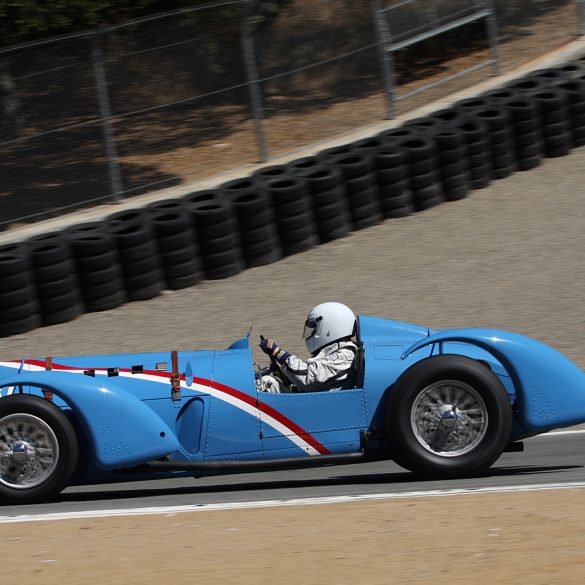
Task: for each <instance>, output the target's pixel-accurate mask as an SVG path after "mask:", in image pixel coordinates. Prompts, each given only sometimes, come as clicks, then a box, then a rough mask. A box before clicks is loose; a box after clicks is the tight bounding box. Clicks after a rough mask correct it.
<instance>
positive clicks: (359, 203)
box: [0, 58, 585, 336]
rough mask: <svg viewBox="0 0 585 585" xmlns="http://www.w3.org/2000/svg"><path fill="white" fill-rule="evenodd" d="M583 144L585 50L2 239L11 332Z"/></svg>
mask: <svg viewBox="0 0 585 585" xmlns="http://www.w3.org/2000/svg"><path fill="white" fill-rule="evenodd" d="M584 144H585V58H581V59H576V60H573V61H570V62H568V63H566V64H564V65H560V66H558V67H551V68H549V69H543V70H538V71H533V72H532V73H531V74H529V75H527V76H525V77H522V78H520V79H516V80H514V81H512V82H510V83H508V84H507V85H505V86H503V87H500V88H496V89H493V90H490V91H487V92H485V93H483V94H482V95H478V96H476V97H474V98H469V99H465V100H461V101H459V102H457V103H455V104H454V105H453V106H452V107H449V108H444V109H441V110H437V111H435V112H432V113H430V114H428V115H427V116H425V117H419V118H414V119H412V120H409V121H407V122H406V123H405V124H403V125H402V126H400V127H395V128H390V129H388V130H384V131H383V132H380V133H379V134H378V135H376V136H370V137H366V138H363V139H361V140H356V141H354V142H352V143H348V144H342V145H339V146H335V147H332V148H328V149H325V150H322V151H320V152H319V153H318V154H317V155H315V156H306V157H303V158H299V159H296V160H293V161H291V162H288V163H287V164H282V165H270V166H267V167H264V168H261V169H259V170H258V171H256V172H254V173H253V175H252V176H250V177H242V178H239V179H235V180H232V181H228V182H226V183H223V184H222V185H219V186H218V187H217V188H216V189H213V190H202V191H196V192H193V193H189V194H187V195H185V196H183V197H182V198H181V199H171V200H162V201H156V202H154V203H151V204H149V205H148V206H146V207H145V208H140V209H130V210H127V211H121V212H118V213H114V214H112V215H110V216H109V217H106V218H105V219H104V220H102V221H96V222H89V223H84V224H80V225H74V226H72V227H70V228H67V229H66V230H64V231H63V232H52V233H48V234H41V235H39V236H36V237H34V238H30V239H29V240H27V241H26V242H20V243H16V244H9V245H4V246H1V247H0V336H10V335H17V334H22V333H26V332H28V331H31V330H32V329H35V328H36V327H39V326H41V325H52V324H55V323H62V322H65V321H69V320H71V319H74V318H76V317H78V316H79V315H80V314H82V313H83V312H91V311H103V310H109V309H115V308H116V307H119V306H120V305H122V304H123V303H125V302H130V301H137V300H146V299H150V298H153V297H156V296H157V295H159V294H160V293H161V292H162V291H163V290H165V289H171V290H177V289H181V288H185V287H189V286H194V285H197V284H198V283H199V282H201V281H202V280H203V279H222V278H228V277H231V276H235V275H237V274H238V273H239V272H241V271H242V270H243V269H245V268H250V267H258V266H263V265H266V264H269V263H272V262H275V261H277V260H279V259H280V258H282V257H283V256H286V255H290V254H296V253H300V252H303V251H306V250H309V249H311V248H312V247H313V246H315V245H316V244H319V243H326V242H329V241H332V240H335V239H338V238H341V237H344V236H347V235H348V234H349V233H350V232H351V231H354V230H360V229H363V228H367V227H371V226H374V225H376V224H377V223H379V222H380V221H382V220H385V219H393V218H400V217H405V216H408V215H410V214H412V213H415V212H422V211H424V210H426V209H429V208H431V207H434V206H436V205H439V204H441V203H443V202H444V201H457V200H460V199H463V198H465V197H467V196H468V195H469V194H470V192H471V191H473V190H475V189H483V188H485V187H486V186H488V185H489V184H490V183H491V182H492V181H494V180H500V179H505V178H506V177H508V176H509V175H511V174H512V173H514V172H516V171H527V170H530V169H532V168H534V167H536V166H538V165H540V164H542V162H543V160H544V159H545V158H554V157H558V156H564V155H566V154H569V152H570V151H571V149H573V148H579V147H581V146H583V145H584Z"/></svg>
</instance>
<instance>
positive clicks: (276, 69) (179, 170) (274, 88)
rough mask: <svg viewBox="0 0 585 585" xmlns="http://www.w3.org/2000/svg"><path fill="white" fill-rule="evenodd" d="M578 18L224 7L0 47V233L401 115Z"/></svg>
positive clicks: (557, 35)
mask: <svg viewBox="0 0 585 585" xmlns="http://www.w3.org/2000/svg"><path fill="white" fill-rule="evenodd" d="M583 13H584V3H583V1H582V0H579V1H577V2H575V0H566V1H562V0H561V1H558V0H556V1H552V0H533V1H528V0H499V1H498V0H496V1H495V2H492V1H491V0H490V1H489V2H487V1H485V0H430V1H429V0H425V1H424V2H422V1H421V0H352V1H350V0H281V1H280V2H272V3H266V2H252V1H248V0H232V1H225V2H216V3H213V4H209V5H206V6H199V7H196V8H192V9H187V10H180V11H176V12H172V13H167V14H163V15H156V16H152V17H149V18H145V19H141V20H137V21H134V22H130V23H125V24H123V25H120V26H116V27H110V28H107V29H100V30H95V31H89V32H84V33H80V34H74V35H70V36H68V37H65V38H57V39H48V40H45V41H40V42H36V43H30V44H27V45H21V46H16V47H8V48H4V49H1V50H0V108H1V110H0V115H1V117H0V201H1V203H2V205H1V207H0V231H1V230H5V229H9V228H10V227H13V226H17V225H19V224H21V223H25V222H31V221H38V220H41V219H44V218H47V217H51V216H55V215H58V214H62V213H66V212H69V211H71V210H73V209H76V208H82V207H89V206H94V205H99V204H100V203H109V202H111V201H113V200H122V199H126V198H129V197H132V196H135V195H138V194H142V193H145V192H150V191H155V190H157V189H162V188H165V187H169V186H172V185H177V184H181V183H188V182H190V181H193V180H196V179H198V178H202V177H205V176H209V175H212V174H214V173H217V172H219V171H222V170H226V169H229V168H233V167H237V166H240V165H243V164H246V163H254V162H259V161H266V160H270V158H271V157H274V156H277V155H282V154H286V153H288V152H291V151H293V150H295V149H298V148H300V147H302V146H306V145H310V144H311V143H315V142H318V141H320V140H324V139H329V138H332V137H334V136H335V135H336V134H341V133H345V132H348V131H350V130H352V129H357V128H359V127H361V126H363V125H365V124H369V123H373V122H376V121H380V120H382V119H385V118H388V117H390V116H391V115H393V114H395V113H403V112H405V111H407V110H409V109H412V108H414V107H417V106H420V105H422V104H424V103H425V102H428V101H429V100H430V99H434V98H436V97H438V96H439V95H444V94H446V93H448V92H451V91H455V90H458V89H461V88H462V87H464V86H465V85H469V84H473V83H476V82H477V81H479V80H481V79H484V78H485V76H486V75H487V74H489V73H493V72H495V69H494V68H495V67H498V68H499V69H501V70H503V71H506V70H509V69H511V68H512V67H514V66H516V65H518V64H520V63H522V62H526V61H527V60H529V59H531V58H534V57H537V56H539V55H542V54H543V53H545V52H546V51H547V50H550V49H553V48H555V47H558V46H559V45H561V44H562V43H564V42H567V41H568V40H570V39H571V38H572V37H573V36H574V35H576V34H577V33H581V32H582V29H583V26H584V25H583ZM479 14H481V16H477V15H479ZM472 15H476V16H477V17H475V18H470V16H472ZM466 19H467V20H466ZM455 22H456V23H458V24H457V26H456V27H454V26H453V23H455ZM490 27H492V28H491V29H490ZM437 33H441V34H437ZM413 39H415V40H416V41H417V42H416V43H415V42H413ZM389 48H393V49H394V50H392V51H390V52H389V50H388V49H389ZM389 54H390V56H391V61H388V56H389ZM484 63H485V64H488V65H490V66H491V67H489V68H486V67H484V66H483V65H481V66H480V64H484ZM463 73H468V74H467V75H465V76H463ZM444 81H446V83H444ZM423 90H424V91H423Z"/></svg>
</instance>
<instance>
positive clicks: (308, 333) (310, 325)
mask: <svg viewBox="0 0 585 585" xmlns="http://www.w3.org/2000/svg"><path fill="white" fill-rule="evenodd" d="M322 318H323V317H317V318H315V317H309V318H308V319H307V320H306V321H305V328H304V329H303V339H309V337H312V336H313V335H315V332H316V331H317V326H318V325H319V323H320V322H321V319H322Z"/></svg>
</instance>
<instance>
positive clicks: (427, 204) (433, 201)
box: [414, 195, 445, 211]
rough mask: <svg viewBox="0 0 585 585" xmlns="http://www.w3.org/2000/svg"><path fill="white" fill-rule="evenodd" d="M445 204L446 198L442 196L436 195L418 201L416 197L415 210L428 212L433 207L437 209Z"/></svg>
mask: <svg viewBox="0 0 585 585" xmlns="http://www.w3.org/2000/svg"><path fill="white" fill-rule="evenodd" d="M444 202H445V198H444V197H443V196H442V195H436V196H434V197H428V198H424V199H417V198H416V196H415V200H414V208H415V210H416V211H426V210H427V209H430V208H431V207H436V206H437V205H441V203H444Z"/></svg>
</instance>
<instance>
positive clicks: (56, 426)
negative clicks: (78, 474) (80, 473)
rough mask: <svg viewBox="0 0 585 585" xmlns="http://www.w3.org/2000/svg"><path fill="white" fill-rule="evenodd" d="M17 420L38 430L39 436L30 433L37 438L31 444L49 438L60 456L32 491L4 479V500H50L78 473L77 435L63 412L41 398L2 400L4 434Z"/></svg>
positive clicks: (0, 416) (1, 495)
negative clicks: (18, 417)
mask: <svg viewBox="0 0 585 585" xmlns="http://www.w3.org/2000/svg"><path fill="white" fill-rule="evenodd" d="M17 416H21V417H23V418H24V420H25V422H26V421H30V424H31V425H32V426H31V429H33V430H37V432H36V433H29V436H31V435H33V436H34V437H35V439H28V440H29V441H34V440H37V441H43V438H45V437H47V439H46V440H47V442H48V443H54V446H53V445H52V448H53V449H54V452H55V451H56V452H57V456H56V461H55V464H54V467H50V468H49V471H48V472H47V473H46V477H45V478H43V477H42V476H41V477H39V478H38V479H39V483H38V484H36V485H34V482H33V485H32V487H23V486H22V485H20V486H19V484H18V480H17V479H14V480H12V479H10V478H6V477H5V478H3V479H4V480H5V481H2V482H0V499H2V500H3V501H4V502H7V503H11V504H24V503H33V502H39V501H47V500H50V499H52V498H54V497H55V496H56V495H57V494H59V492H60V491H61V490H62V489H64V488H65V487H66V486H67V484H68V483H69V480H70V479H71V476H72V475H73V472H74V471H75V468H76V466H77V461H78V458H79V446H78V440H77V435H76V434H75V430H74V428H73V425H72V424H71V422H70V421H69V419H68V418H67V416H66V415H65V414H64V413H63V412H62V411H61V410H59V409H58V408H57V407H56V406H55V405H54V404H52V403H50V402H49V401H47V400H44V399H43V398H39V397H37V396H30V395H20V394H16V395H12V396H7V397H5V398H2V400H0V431H1V429H4V428H6V426H9V425H11V424H12V423H11V421H13V420H14V419H13V417H17ZM39 421H41V422H39ZM2 435H3V436H4V437H5V438H6V437H7V436H9V437H10V439H9V441H13V440H15V439H14V437H18V435H14V434H13V433H8V432H2ZM3 444H4V445H6V442H5V441H3ZM43 445H44V443H43ZM33 446H34V445H33ZM9 447H10V445H8V446H7V447H4V450H5V452H6V451H7V450H8V448H9ZM45 448H46V447H45ZM5 469H6V467H5ZM7 479H8V480H9V481H6V480H7ZM13 485H14V487H12V486H13Z"/></svg>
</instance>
